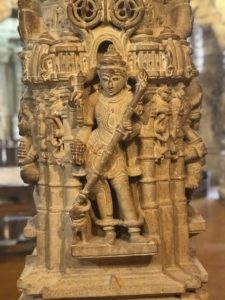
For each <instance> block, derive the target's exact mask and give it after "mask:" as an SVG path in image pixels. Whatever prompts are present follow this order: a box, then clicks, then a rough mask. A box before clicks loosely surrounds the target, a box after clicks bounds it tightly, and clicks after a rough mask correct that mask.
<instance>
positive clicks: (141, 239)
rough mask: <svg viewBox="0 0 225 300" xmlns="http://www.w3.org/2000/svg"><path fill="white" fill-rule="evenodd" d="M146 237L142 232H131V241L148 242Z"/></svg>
mask: <svg viewBox="0 0 225 300" xmlns="http://www.w3.org/2000/svg"><path fill="white" fill-rule="evenodd" d="M146 242H147V240H146V238H145V237H144V236H143V235H141V234H140V232H131V233H130V243H146Z"/></svg>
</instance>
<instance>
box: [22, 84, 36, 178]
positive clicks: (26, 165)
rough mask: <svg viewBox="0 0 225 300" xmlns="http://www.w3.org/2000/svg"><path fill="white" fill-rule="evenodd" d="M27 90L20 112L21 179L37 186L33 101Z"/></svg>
mask: <svg viewBox="0 0 225 300" xmlns="http://www.w3.org/2000/svg"><path fill="white" fill-rule="evenodd" d="M31 98H32V97H31V95H30V92H29V90H28V89H27V90H26V91H25V93H24V95H23V99H22V101H21V109H20V112H19V134H20V135H21V136H22V138H21V140H20V143H19V148H18V163H19V166H20V167H21V177H22V179H23V181H24V182H26V183H30V184H35V183H37V181H38V179H39V171H38V167H37V158H38V155H37V150H36V148H35V146H34V143H33V132H32V131H33V130H32V129H33V126H34V120H33V113H32V110H31V106H32V99H31Z"/></svg>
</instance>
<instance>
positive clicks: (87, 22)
mask: <svg viewBox="0 0 225 300" xmlns="http://www.w3.org/2000/svg"><path fill="white" fill-rule="evenodd" d="M67 14H68V18H69V20H70V21H71V22H72V23H73V24H74V25H75V26H77V27H79V28H83V29H89V28H94V27H95V26H97V25H98V24H99V23H100V22H101V16H102V5H101V1H100V0H70V3H69V4H68V6H67Z"/></svg>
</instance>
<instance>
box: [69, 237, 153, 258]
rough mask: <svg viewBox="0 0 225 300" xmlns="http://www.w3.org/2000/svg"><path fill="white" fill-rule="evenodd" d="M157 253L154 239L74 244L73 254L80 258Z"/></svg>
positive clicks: (150, 254)
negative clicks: (138, 241) (133, 241)
mask: <svg viewBox="0 0 225 300" xmlns="http://www.w3.org/2000/svg"><path fill="white" fill-rule="evenodd" d="M156 253H157V245H156V243H155V242H153V241H151V242H148V243H139V244H136V243H128V242H125V241H116V243H115V245H109V244H82V243H80V244H76V245H73V246H72V256H74V257H78V258H94V259H96V258H97V257H99V258H107V257H129V256H152V255H155V254H156Z"/></svg>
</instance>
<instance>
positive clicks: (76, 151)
mask: <svg viewBox="0 0 225 300" xmlns="http://www.w3.org/2000/svg"><path fill="white" fill-rule="evenodd" d="M86 148H87V147H86V145H85V144H84V143H82V142H81V141H79V140H76V141H74V142H73V143H71V144H70V151H71V154H72V159H73V163H74V164H75V165H78V166H82V165H84V162H85V152H86Z"/></svg>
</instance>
